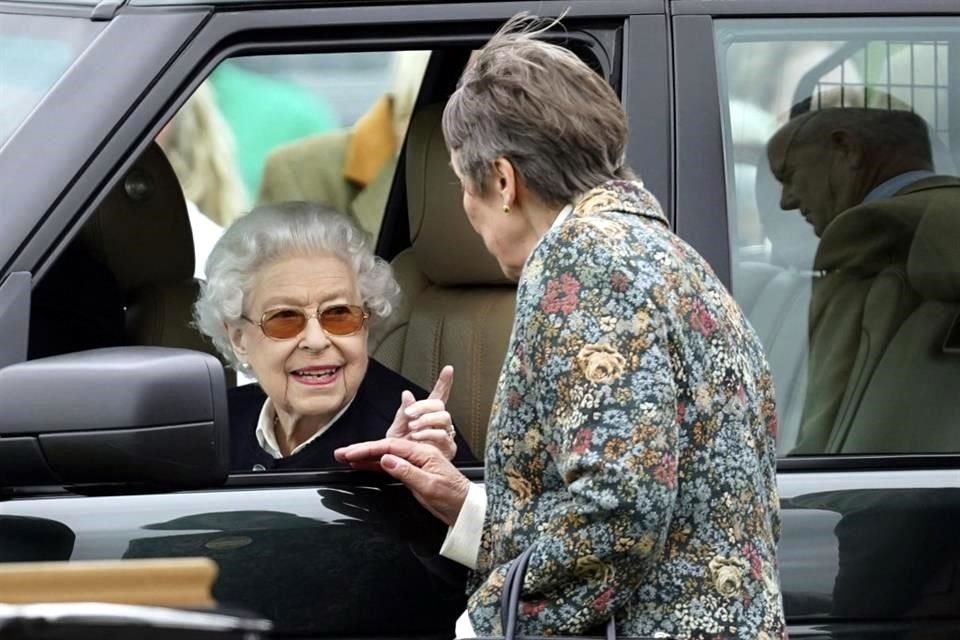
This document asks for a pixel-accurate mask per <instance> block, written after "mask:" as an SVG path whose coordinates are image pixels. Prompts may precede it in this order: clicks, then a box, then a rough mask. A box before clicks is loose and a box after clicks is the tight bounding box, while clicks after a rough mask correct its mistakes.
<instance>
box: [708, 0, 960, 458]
mask: <svg viewBox="0 0 960 640" xmlns="http://www.w3.org/2000/svg"><path fill="white" fill-rule="evenodd" d="M715 37H716V51H717V65H718V67H717V70H718V77H719V78H720V100H721V109H722V112H723V115H724V118H723V126H724V152H725V154H724V155H725V175H726V182H727V208H728V211H729V212H730V220H731V225H730V254H731V267H732V286H733V291H734V295H735V296H736V298H737V300H738V302H739V303H740V304H741V306H742V307H743V308H744V309H745V310H746V312H747V314H748V316H749V318H750V321H751V323H752V324H753V326H754V328H755V329H756V330H757V333H758V334H759V336H760V338H761V340H762V341H763V343H764V345H765V347H766V349H767V355H768V359H769V361H770V365H771V369H772V371H773V375H774V381H775V384H776V387H777V401H778V412H779V417H780V434H779V449H780V453H781V454H783V455H824V454H830V455H843V454H849V455H859V454H898V453H911V454H913V453H958V452H960V404H958V403H957V402H956V399H955V396H954V393H953V391H952V390H953V389H956V388H957V387H958V385H960V349H958V348H957V345H958V344H960V215H958V213H957V212H958V211H960V179H958V178H957V177H956V176H957V170H958V166H960V20H957V19H954V18H946V17H945V18H937V19H933V18H926V19H925V18H909V17H895V16H891V17H884V18H872V19H865V18H856V19H852V18H850V19H826V18H824V19H794V20H776V21H773V20H721V21H717V23H716V27H715Z"/></svg>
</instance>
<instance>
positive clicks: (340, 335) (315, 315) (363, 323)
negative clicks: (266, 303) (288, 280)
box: [240, 304, 370, 342]
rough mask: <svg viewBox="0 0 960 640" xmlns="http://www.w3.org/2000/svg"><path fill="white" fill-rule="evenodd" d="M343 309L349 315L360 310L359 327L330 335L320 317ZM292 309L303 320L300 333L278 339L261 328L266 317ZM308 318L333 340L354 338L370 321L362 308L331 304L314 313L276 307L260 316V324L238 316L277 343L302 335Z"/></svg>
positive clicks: (243, 316) (243, 315)
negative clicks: (314, 319) (313, 320)
mask: <svg viewBox="0 0 960 640" xmlns="http://www.w3.org/2000/svg"><path fill="white" fill-rule="evenodd" d="M344 307H346V308H347V309H350V310H351V313H352V312H353V311H354V310H355V309H359V310H360V312H361V314H362V316H363V317H362V318H361V320H360V326H358V327H357V328H356V329H355V330H354V331H351V332H350V333H331V332H330V331H328V330H327V328H326V327H324V326H323V318H322V317H321V316H322V315H323V314H324V313H326V312H327V311H329V310H330V309H340V308H344ZM294 309H295V310H297V311H299V312H300V313H301V314H302V316H303V317H304V318H305V321H304V323H303V328H302V329H300V331H298V332H297V333H295V334H294V335H292V336H290V337H289V338H278V337H276V336H272V335H270V334H269V333H267V331H266V329H264V327H263V325H264V323H266V321H267V320H268V318H267V315H269V314H273V313H276V312H278V311H287V310H294ZM310 318H316V319H317V322H318V323H320V329H322V330H323V333H324V334H326V335H327V336H329V337H334V338H346V337H349V336H355V335H357V334H358V333H360V332H361V331H362V330H363V328H364V326H366V324H367V320H369V319H370V312H369V311H367V310H366V308H364V307H362V306H361V305H359V304H332V305H330V306H329V307H324V308H322V309H321V308H320V307H317V310H316V311H315V312H314V313H307V308H306V307H297V306H286V307H277V308H275V309H268V310H266V311H264V312H263V314H261V315H260V322H254V321H253V320H251V319H250V318H249V317H247V316H246V315H245V314H241V316H240V319H241V320H246V321H247V322H249V323H250V324H254V325H256V326H258V327H259V328H260V332H261V333H262V334H263V335H265V336H266V337H268V338H270V339H271V340H276V341H277V342H283V341H285V340H293V339H294V338H296V337H297V336H299V335H300V334H301V333H303V331H304V329H306V328H307V323H308V322H310Z"/></svg>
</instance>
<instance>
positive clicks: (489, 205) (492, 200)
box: [451, 153, 536, 280]
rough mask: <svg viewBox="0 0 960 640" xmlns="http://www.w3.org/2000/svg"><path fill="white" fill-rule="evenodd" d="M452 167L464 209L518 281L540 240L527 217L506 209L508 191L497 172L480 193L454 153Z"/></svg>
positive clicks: (505, 272) (473, 224) (485, 240)
mask: <svg viewBox="0 0 960 640" xmlns="http://www.w3.org/2000/svg"><path fill="white" fill-rule="evenodd" d="M451 166H452V167H453V170H454V173H456V174H457V177H458V178H459V179H460V184H461V186H462V189H463V210H464V211H465V212H466V214H467V219H469V220H470V225H471V226H472V227H473V229H474V231H476V232H477V233H478V234H480V237H481V238H483V244H484V246H485V247H486V248H487V251H489V252H490V253H491V254H492V255H493V257H494V258H496V259H497V262H498V263H499V264H500V269H501V270H502V271H503V273H504V275H506V276H507V277H508V278H510V279H511V280H518V279H519V278H520V272H521V271H523V265H524V263H525V262H526V261H527V256H529V255H530V251H531V250H532V248H533V244H534V243H535V242H536V237H534V236H533V230H532V229H531V227H530V224H529V222H528V221H527V218H526V217H525V216H524V214H523V212H521V211H519V210H517V209H516V208H513V209H511V210H510V211H504V204H505V203H506V202H505V198H504V195H503V192H504V190H503V189H501V188H499V187H500V186H501V185H500V180H498V177H497V176H496V175H492V176H491V177H490V181H489V184H487V188H486V193H485V195H480V194H479V193H478V192H476V191H475V190H474V189H473V188H472V187H471V186H470V184H469V182H468V181H467V180H465V179H464V177H463V175H462V174H461V173H460V170H459V169H458V168H457V162H456V154H454V153H452V154H451ZM531 240H532V241H533V242H531Z"/></svg>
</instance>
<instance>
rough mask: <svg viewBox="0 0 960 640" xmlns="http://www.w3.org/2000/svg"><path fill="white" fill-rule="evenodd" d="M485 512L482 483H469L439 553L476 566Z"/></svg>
mask: <svg viewBox="0 0 960 640" xmlns="http://www.w3.org/2000/svg"><path fill="white" fill-rule="evenodd" d="M486 513H487V491H486V489H484V487H483V486H482V485H479V484H474V483H472V482H471V483H470V489H468V490H467V499H466V500H464V501H463V506H462V507H460V515H458V516H457V521H456V522H454V523H453V526H452V527H450V528H449V529H448V530H447V537H446V538H445V539H444V540H443V546H442V547H440V555H442V556H443V557H444V558H449V559H451V560H453V561H454V562H459V563H460V564H462V565H464V566H465V567H469V568H471V569H476V568H477V555H479V553H480V536H481V534H482V533H483V519H484V517H485V516H486Z"/></svg>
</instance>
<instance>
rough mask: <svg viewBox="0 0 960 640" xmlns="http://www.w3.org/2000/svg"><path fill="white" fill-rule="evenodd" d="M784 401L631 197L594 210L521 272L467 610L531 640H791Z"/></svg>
mask: <svg viewBox="0 0 960 640" xmlns="http://www.w3.org/2000/svg"><path fill="white" fill-rule="evenodd" d="M776 428H777V421H776V414H775V407H774V394H773V386H772V382H771V378H770V372H769V369H768V365H767V363H766V359H765V357H764V354H763V350H762V347H761V345H760V342H759V340H758V339H757V337H756V335H755V334H754V332H753V330H752V329H751V327H750V325H749V324H748V323H747V321H746V320H745V318H744V316H743V314H742V313H741V311H740V309H739V307H738V306H737V305H736V303H735V302H734V300H733V299H732V298H731V296H730V294H729V293H728V292H727V291H726V289H725V288H724V286H723V285H722V284H721V282H720V281H719V280H718V279H717V277H716V276H715V275H714V273H713V272H712V271H711V269H710V267H709V266H708V265H707V263H706V262H705V261H704V260H703V258H702V257H700V256H699V255H698V254H697V253H696V252H695V251H694V250H693V249H692V248H690V247H689V246H688V245H687V244H686V243H685V242H683V241H682V240H681V239H680V238H678V237H677V236H676V235H674V234H673V233H672V232H671V231H670V230H669V228H668V226H667V222H666V219H665V218H664V216H663V213H662V212H661V211H660V207H659V205H658V203H657V201H656V199H655V198H654V197H653V196H652V195H651V194H650V193H649V192H647V191H646V190H645V189H644V188H643V187H642V185H641V184H640V183H638V182H627V181H614V182H610V183H607V184H604V185H602V186H601V187H599V188H597V189H594V190H592V191H590V192H589V193H587V194H586V195H585V196H584V197H583V198H582V199H581V200H580V201H579V202H578V203H577V204H576V205H575V207H574V208H573V211H572V212H571V213H570V214H569V215H568V216H567V218H566V219H565V220H564V221H563V222H561V223H560V224H556V225H554V227H553V228H552V229H551V230H550V231H549V232H548V233H547V234H546V235H545V236H544V237H543V239H542V240H541V242H540V244H539V245H538V246H537V247H536V248H535V249H534V251H533V253H532V254H531V255H530V257H529V258H528V260H527V263H526V265H525V267H524V270H523V273H522V276H521V279H520V283H519V286H518V290H517V313H516V319H515V322H514V326H513V334H512V336H511V339H510V345H509V348H508V352H507V356H506V360H505V362H504V365H503V370H502V372H501V374H500V381H499V386H498V390H497V395H496V398H495V400H494V407H493V412H492V415H491V419H490V428H489V431H488V436H487V442H488V445H487V452H486V491H487V512H486V517H485V521H484V528H483V533H482V538H481V546H480V552H479V556H478V565H477V566H478V568H477V572H476V573H475V574H474V576H473V581H472V584H471V591H472V595H471V597H470V600H469V605H468V609H469V612H470V619H471V622H472V624H473V627H474V630H475V631H476V632H477V634H478V635H481V636H482V635H496V634H499V633H502V630H501V629H500V596H501V586H502V583H503V577H504V574H505V571H506V564H507V563H508V562H509V561H510V560H511V559H512V558H514V557H516V556H517V555H519V554H520V552H522V551H523V550H524V549H525V548H527V547H528V546H531V545H532V546H534V547H535V551H534V553H533V555H532V557H531V559H530V566H529V568H528V570H527V575H526V581H525V583H524V591H523V603H522V606H521V616H520V623H519V624H520V627H521V629H522V630H523V631H525V632H527V633H532V634H544V635H552V634H583V633H589V632H594V631H595V630H596V629H597V628H598V627H600V626H602V625H603V624H604V623H605V621H607V620H608V619H609V617H610V616H611V615H614V614H615V619H616V622H617V628H618V631H619V632H620V633H621V634H623V635H633V636H639V635H650V636H659V637H670V638H677V639H683V640H699V639H710V640H715V639H721V638H723V639H727V638H730V639H732V638H737V639H743V640H747V639H749V640H758V639H759V640H772V639H781V638H785V637H786V631H785V625H784V618H783V607H782V599H781V596H780V589H779V581H778V573H777V562H776V557H775V552H776V542H777V538H778V535H779V527H780V521H779V503H778V498H777V491H776V468H775V466H776V465H775V463H776V453H775V445H774V439H775V434H776Z"/></svg>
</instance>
